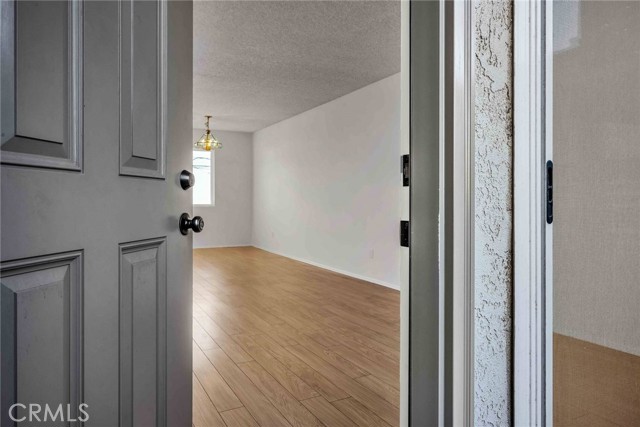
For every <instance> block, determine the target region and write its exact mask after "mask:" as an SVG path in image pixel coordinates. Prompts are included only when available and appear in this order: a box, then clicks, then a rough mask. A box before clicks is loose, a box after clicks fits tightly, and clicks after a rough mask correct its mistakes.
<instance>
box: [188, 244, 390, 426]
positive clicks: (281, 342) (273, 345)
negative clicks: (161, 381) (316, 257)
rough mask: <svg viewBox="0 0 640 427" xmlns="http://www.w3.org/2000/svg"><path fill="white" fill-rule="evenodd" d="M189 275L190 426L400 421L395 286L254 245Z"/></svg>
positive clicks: (209, 256)
mask: <svg viewBox="0 0 640 427" xmlns="http://www.w3.org/2000/svg"><path fill="white" fill-rule="evenodd" d="M193 276H194V277H193V282H194V283H193V286H194V290H193V341H194V344H193V423H194V426H195V427H205V426H207V427H209V426H226V427H232V426H262V427H280V426H283V427H286V426H327V427H333V426H362V427H370V426H387V427H388V426H398V424H399V418H400V414H399V409H398V407H399V391H398V390H399V359H400V357H399V352H400V350H399V349H400V294H399V292H398V291H395V290H392V289H387V288H384V287H382V286H378V285H374V284H371V283H368V282H365V281H362V280H358V279H354V278H351V277H347V276H344V275H341V274H337V273H333V272H331V271H328V270H324V269H321V268H318V267H314V266H311V265H308V264H304V263H301V262H297V261H293V260H291V259H289V258H285V257H282V256H279V255H274V254H272V253H269V252H266V251H263V250H260V249H256V248H253V247H241V248H216V249H197V250H194V272H193Z"/></svg>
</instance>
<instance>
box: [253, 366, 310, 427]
mask: <svg viewBox="0 0 640 427" xmlns="http://www.w3.org/2000/svg"><path fill="white" fill-rule="evenodd" d="M240 369H242V372H244V373H245V375H246V376H247V377H249V379H250V380H251V381H252V382H253V383H254V384H255V385H256V387H258V389H260V391H261V392H262V394H264V395H265V396H266V397H267V399H269V401H270V402H271V404H272V405H273V406H275V407H276V408H277V409H278V410H279V411H280V413H281V414H282V415H284V417H285V418H286V419H287V421H289V423H290V424H291V425H292V426H293V427H306V426H312V427H322V423H321V422H320V421H318V419H317V418H316V417H315V416H314V415H313V414H312V413H311V412H309V410H308V409H306V408H305V407H304V406H303V405H301V404H300V402H299V401H298V400H296V398H295V397H293V396H292V395H291V394H290V393H289V392H288V391H287V390H285V389H284V387H282V386H281V385H280V383H278V381H276V380H275V378H273V377H272V376H271V375H269V373H268V372H267V371H265V370H264V368H262V366H260V364H259V363H257V362H247V363H242V364H241V365H240Z"/></svg>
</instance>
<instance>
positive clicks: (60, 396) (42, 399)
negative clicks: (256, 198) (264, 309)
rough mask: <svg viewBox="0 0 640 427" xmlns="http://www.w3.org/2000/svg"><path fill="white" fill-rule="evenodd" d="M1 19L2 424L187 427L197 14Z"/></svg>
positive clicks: (47, 8)
mask: <svg viewBox="0 0 640 427" xmlns="http://www.w3.org/2000/svg"><path fill="white" fill-rule="evenodd" d="M0 7H1V8H2V27H1V33H2V34H1V37H2V38H1V44H2V62H1V71H2V72H1V78H2V81H1V83H2V85H1V92H0V94H1V98H2V110H1V116H2V121H1V127H2V141H1V142H2V146H1V151H0V156H1V161H2V166H1V174H2V175H1V176H2V183H1V185H2V190H1V191H2V195H1V202H2V205H1V233H2V236H1V240H2V247H1V251H2V252H1V254H0V255H1V265H0V270H1V271H0V274H1V283H2V285H1V286H0V289H1V292H0V306H1V309H0V310H1V311H0V320H1V331H0V345H1V353H0V359H1V360H0V362H1V363H0V382H1V393H0V405H1V409H2V412H1V414H0V424H1V425H2V426H9V425H14V422H13V421H12V420H11V419H10V417H9V412H8V411H9V408H10V407H11V406H12V405H13V404H14V403H21V404H23V405H25V406H26V409H25V407H23V406H17V407H14V410H13V415H14V416H15V417H16V418H22V417H27V419H26V420H25V421H27V422H28V421H29V418H28V417H29V415H30V414H29V404H36V405H40V407H41V410H40V411H37V409H38V407H37V406H32V407H31V409H32V414H31V415H34V414H33V411H35V412H36V415H35V416H34V417H33V418H32V419H31V421H32V422H31V423H29V424H30V425H31V424H33V425H38V422H37V421H38V420H42V424H43V425H47V426H51V425H68V424H69V422H68V419H67V418H68V417H69V416H70V417H71V418H74V419H77V418H82V419H84V418H86V415H85V414H84V413H85V412H86V414H88V420H87V421H86V422H85V423H84V424H85V425H87V426H116V425H121V426H136V427H137V426H164V425H169V426H190V425H191V292H192V289H191V279H192V266H191V259H192V252H191V248H192V240H191V239H192V238H191V235H188V236H183V235H182V234H181V233H180V231H179V229H178V218H179V216H180V214H181V213H182V212H189V211H190V209H191V192H190V191H184V190H182V189H181V188H180V185H179V181H178V175H179V173H180V171H181V170H182V169H190V163H191V143H190V140H191V126H192V119H191V116H192V113H191V111H192V84H191V82H192V29H191V28H192V25H191V24H192V5H191V3H190V2H188V1H179V2H166V3H165V2H160V1H153V0H147V1H135V2H131V1H120V2H118V1H104V2H100V1H86V2H80V1H73V2H66V1H50V0H49V1H19V2H10V1H2V2H0ZM82 403H85V404H87V405H88V407H83V410H84V412H82V411H79V409H78V407H79V405H80V404H82ZM59 404H63V405H64V407H63V411H62V412H57V410H58V405H59ZM67 404H68V405H69V406H70V408H69V409H67V406H66V405H67ZM47 406H48V407H49V413H47V411H46V408H47ZM52 416H55V419H54V420H53V421H52V419H51V418H52ZM45 417H46V418H48V419H47V420H46V422H45V421H44V420H45ZM61 418H64V420H62V419H61ZM72 424H73V423H72ZM73 425H77V424H73Z"/></svg>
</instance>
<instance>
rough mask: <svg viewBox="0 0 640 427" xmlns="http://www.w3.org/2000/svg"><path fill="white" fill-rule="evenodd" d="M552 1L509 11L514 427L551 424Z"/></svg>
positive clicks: (522, 4)
mask: <svg viewBox="0 0 640 427" xmlns="http://www.w3.org/2000/svg"><path fill="white" fill-rule="evenodd" d="M552 12H553V11H552V2H548V1H544V0H530V1H526V2H525V1H517V2H515V4H514V160H513V161H514V172H513V174H514V176H513V186H514V191H513V192H514V272H513V274H514V277H513V280H514V352H513V367H514V371H513V372H514V374H513V380H514V390H513V404H514V425H529V426H545V425H548V426H551V425H552V424H553V413H552V411H553V405H552V403H553V381H552V371H553V370H552V366H553V365H552V363H553V360H552V357H553V333H552V332H553V331H552V325H553V322H552V315H553V310H552V307H553V306H552V304H553V301H552V297H553V292H551V289H552V279H553V276H552V274H553V264H552V250H553V245H552V242H553V240H552V239H553V225H552V224H547V223H546V214H545V203H544V202H545V197H546V193H545V184H546V176H545V163H546V161H547V160H552V148H553V146H552V142H553V139H552V132H553V130H552V126H551V123H552V121H551V119H552V117H553V114H552V96H551V94H552V88H553V84H552V83H553V82H552V76H553V74H552V66H553V64H552V60H553V49H552V35H553V17H552Z"/></svg>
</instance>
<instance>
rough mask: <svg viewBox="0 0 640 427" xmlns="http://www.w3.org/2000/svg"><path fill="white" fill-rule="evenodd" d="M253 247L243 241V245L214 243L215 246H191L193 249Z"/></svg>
mask: <svg viewBox="0 0 640 427" xmlns="http://www.w3.org/2000/svg"><path fill="white" fill-rule="evenodd" d="M250 247H253V245H252V244H251V243H245V244H243V245H216V246H195V245H194V246H193V249H216V248H250Z"/></svg>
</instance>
